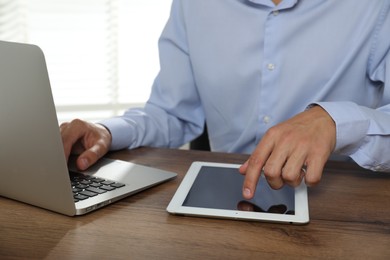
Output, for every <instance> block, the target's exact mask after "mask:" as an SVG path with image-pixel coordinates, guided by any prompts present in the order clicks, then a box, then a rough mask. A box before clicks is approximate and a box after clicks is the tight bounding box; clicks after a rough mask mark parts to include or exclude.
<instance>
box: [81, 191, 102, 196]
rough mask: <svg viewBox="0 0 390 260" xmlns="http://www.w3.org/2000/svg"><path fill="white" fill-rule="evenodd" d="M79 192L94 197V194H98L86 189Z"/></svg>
mask: <svg viewBox="0 0 390 260" xmlns="http://www.w3.org/2000/svg"><path fill="white" fill-rule="evenodd" d="M79 194H82V195H84V196H88V197H94V196H96V195H98V193H96V192H92V191H88V190H83V191H81V192H80V193H79Z"/></svg>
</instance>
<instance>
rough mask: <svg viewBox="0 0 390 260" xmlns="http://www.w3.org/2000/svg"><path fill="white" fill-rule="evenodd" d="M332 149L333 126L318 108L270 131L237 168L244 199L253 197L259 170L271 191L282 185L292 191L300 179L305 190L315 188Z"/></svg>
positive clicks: (324, 113)
mask: <svg viewBox="0 0 390 260" xmlns="http://www.w3.org/2000/svg"><path fill="white" fill-rule="evenodd" d="M335 145H336V126H335V123H334V121H333V119H332V118H331V117H330V116H329V114H328V113H327V112H326V111H325V110H324V109H322V108H321V107H320V106H314V107H312V108H310V109H308V110H306V111H304V112H302V113H300V114H298V115H296V116H294V117H292V118H291V119H289V120H287V121H285V122H283V123H280V124H278V125H276V126H274V127H272V128H270V129H269V130H268V131H267V132H266V133H265V135H264V137H263V138H262V140H261V141H260V142H259V144H258V145H257V147H256V149H255V151H254V152H253V153H252V155H251V156H250V158H249V159H248V160H247V161H246V162H245V163H244V164H243V165H242V166H241V167H240V173H241V174H244V175H245V181H244V186H243V196H244V198H245V199H251V198H252V197H253V196H254V193H255V189H256V185H257V182H258V181H259V178H260V174H261V172H262V170H263V172H264V176H265V178H266V179H267V181H268V183H269V185H270V186H271V187H272V188H273V189H280V188H281V187H282V186H283V185H284V184H288V185H291V186H293V187H296V186H298V185H299V184H300V183H301V181H302V178H305V182H306V184H307V185H308V186H313V185H315V184H317V183H318V182H319V181H320V179H321V175H322V170H323V168H324V165H325V163H326V161H327V159H328V158H329V156H330V154H331V153H332V151H333V150H334V147H335Z"/></svg>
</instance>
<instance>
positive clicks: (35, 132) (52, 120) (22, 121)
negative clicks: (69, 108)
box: [0, 41, 176, 216]
mask: <svg viewBox="0 0 390 260" xmlns="http://www.w3.org/2000/svg"><path fill="white" fill-rule="evenodd" d="M0 122H1V123H0V195H1V196H4V197H7V198H11V199H14V200H18V201H21V202H25V203H28V204H31V205H35V206H38V207H41V208H45V209H48V210H52V211H55V212H58V213H62V214H65V215H69V216H74V215H81V214H85V213H88V212H90V211H93V210H95V209H98V208H101V207H103V206H106V205H107V204H110V203H112V202H114V201H117V200H119V199H122V198H124V197H126V196H129V195H132V194H134V193H136V192H139V191H142V190H144V189H147V188H150V187H152V186H154V185H157V184H160V183H162V182H165V181H167V180H170V179H172V178H174V177H175V176H176V174H175V173H172V172H167V171H162V170H159V169H155V168H151V167H145V166H142V165H136V164H133V163H129V162H124V161H120V160H110V159H102V160H101V161H99V163H98V164H97V165H95V166H93V167H92V168H91V169H89V170H88V171H86V172H83V173H81V174H80V173H71V174H70V173H69V169H68V168H71V167H68V165H67V162H66V160H65V156H64V151H63V146H62V141H61V135H60V132H59V127H58V121H57V116H56V110H55V107H54V102H53V98H52V93H51V88H50V83H49V77H48V72H47V68H46V63H45V58H44V55H43V53H42V51H41V49H40V48H38V47H37V46H34V45H29V44H20V43H10V42H2V41H0ZM73 170H74V169H73ZM71 176H72V177H74V179H73V180H72V181H71V180H70V178H71Z"/></svg>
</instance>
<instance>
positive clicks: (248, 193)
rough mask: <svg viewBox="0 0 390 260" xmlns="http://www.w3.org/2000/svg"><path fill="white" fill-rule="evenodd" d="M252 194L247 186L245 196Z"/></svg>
mask: <svg viewBox="0 0 390 260" xmlns="http://www.w3.org/2000/svg"><path fill="white" fill-rule="evenodd" d="M250 195H251V190H250V189H248V188H245V189H244V196H245V197H249V196H250Z"/></svg>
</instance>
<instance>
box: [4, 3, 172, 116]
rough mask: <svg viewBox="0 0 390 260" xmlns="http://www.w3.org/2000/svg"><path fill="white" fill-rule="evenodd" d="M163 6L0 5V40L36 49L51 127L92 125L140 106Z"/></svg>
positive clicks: (154, 66)
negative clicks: (43, 65)
mask: <svg viewBox="0 0 390 260" xmlns="http://www.w3.org/2000/svg"><path fill="white" fill-rule="evenodd" d="M171 2H172V0H0V40H3V41H16V42H25V43H32V44H36V45H38V46H39V47H41V48H42V50H43V51H44V53H45V56H46V62H47V66H48V71H49V77H50V80H51V87H52V91H53V96H54V101H55V104H56V108H57V115H58V120H59V123H61V122H63V121H68V120H70V119H73V118H81V119H84V120H90V121H97V120H100V119H103V118H107V117H111V116H115V115H118V114H121V113H122V112H123V111H124V110H125V109H126V108H129V107H137V106H142V105H143V104H144V103H145V101H146V100H147V98H148V96H149V93H150V90H151V86H152V83H153V80H154V78H155V76H156V74H157V72H158V70H159V63H158V49H157V41H158V37H159V36H160V33H161V31H162V29H163V27H164V26H165V23H166V21H167V19H168V16H169V11H170V5H171ZM0 58H1V57H0Z"/></svg>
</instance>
